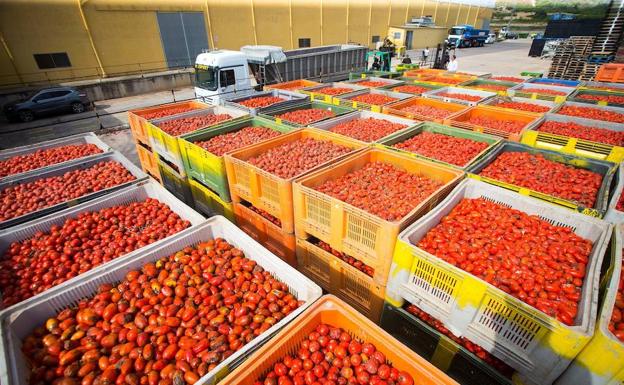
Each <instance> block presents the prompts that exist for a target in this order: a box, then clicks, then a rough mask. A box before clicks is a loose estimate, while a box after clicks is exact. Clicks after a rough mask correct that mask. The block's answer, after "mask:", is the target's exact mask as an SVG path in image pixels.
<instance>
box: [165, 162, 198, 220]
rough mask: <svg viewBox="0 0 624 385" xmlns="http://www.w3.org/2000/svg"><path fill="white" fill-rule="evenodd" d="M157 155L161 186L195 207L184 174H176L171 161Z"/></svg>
mask: <svg viewBox="0 0 624 385" xmlns="http://www.w3.org/2000/svg"><path fill="white" fill-rule="evenodd" d="M157 156H158V171H160V176H161V178H162V185H163V187H164V188H166V189H167V190H168V191H169V192H170V193H172V194H173V195H175V196H176V198H178V199H179V200H181V201H182V202H184V203H186V204H187V205H188V206H190V207H192V208H195V205H194V201H193V195H192V194H191V187H190V186H189V183H188V179H187V178H186V176H181V175H180V174H178V173H177V172H176V171H175V169H174V168H173V167H172V165H171V163H169V162H168V161H167V160H165V159H164V158H162V157H160V155H157Z"/></svg>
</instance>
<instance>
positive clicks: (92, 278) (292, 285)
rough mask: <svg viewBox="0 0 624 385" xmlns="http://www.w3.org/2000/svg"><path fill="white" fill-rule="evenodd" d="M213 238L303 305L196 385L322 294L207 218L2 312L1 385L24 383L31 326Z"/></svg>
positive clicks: (216, 377) (222, 372) (238, 359)
mask: <svg viewBox="0 0 624 385" xmlns="http://www.w3.org/2000/svg"><path fill="white" fill-rule="evenodd" d="M214 238H223V239H225V240H226V241H228V242H229V243H231V244H233V245H234V246H236V247H237V248H238V249H240V250H242V251H243V252H244V254H245V255H246V256H247V257H249V258H251V259H253V260H255V261H256V262H257V263H258V265H260V266H262V267H263V268H264V269H265V270H267V271H269V272H270V273H271V274H273V275H274V276H275V277H277V278H278V279H279V280H281V281H282V282H284V283H286V284H287V285H288V287H289V289H290V291H291V293H293V294H294V295H295V296H296V297H297V299H299V300H300V301H303V302H304V303H303V305H301V306H300V307H299V308H297V309H296V310H294V311H293V312H292V313H290V314H289V315H288V316H286V317H284V318H283V319H282V320H281V321H279V322H278V323H276V324H275V325H273V326H272V327H271V328H270V329H269V330H267V331H266V332H264V333H262V334H261V335H260V336H258V337H256V338H255V339H254V340H253V341H251V342H250V343H248V344H246V345H245V346H244V347H243V348H241V349H240V350H239V351H237V352H236V353H234V354H232V355H231V356H230V357H228V358H227V359H225V360H224V361H223V362H221V363H220V364H219V365H218V366H217V367H216V368H214V369H213V370H211V371H210V372H208V373H207V374H206V375H205V376H203V377H202V378H201V379H200V381H198V382H197V383H196V385H204V384H215V383H217V382H219V381H220V380H221V379H222V378H223V377H225V376H226V375H227V374H228V373H229V372H230V371H232V370H233V369H234V368H235V367H237V366H238V365H240V364H241V363H242V362H245V361H246V360H247V358H248V357H249V355H250V354H251V353H252V352H253V351H254V350H256V349H258V347H260V346H262V345H263V344H264V343H266V342H267V341H268V340H269V339H270V338H271V337H272V336H273V335H274V334H275V333H276V332H277V331H279V330H280V329H282V328H283V327H284V326H285V325H288V324H289V323H291V322H293V320H295V319H298V318H297V317H299V316H300V315H301V314H302V313H303V312H304V311H305V310H306V309H307V308H308V307H309V306H310V305H311V304H312V303H314V302H315V301H316V300H317V299H318V298H319V297H320V296H321V289H320V288H319V287H318V286H317V285H315V284H314V283H313V282H311V281H310V280H309V279H307V278H306V277H305V276H304V275H303V274H301V273H299V272H297V271H296V270H295V269H293V268H291V267H290V266H288V265H287V264H286V263H284V262H282V261H281V260H279V258H277V257H275V256H274V255H273V254H271V253H270V252H269V251H268V250H266V249H265V248H263V247H262V246H261V245H259V244H258V243H257V242H255V241H254V240H253V239H251V238H250V237H249V236H247V235H246V234H245V233H244V232H243V231H241V230H240V229H238V228H237V227H236V226H234V225H233V224H232V223H231V222H229V221H228V220H226V219H225V218H223V217H214V218H210V219H208V220H207V221H206V222H204V223H202V224H201V225H198V226H195V227H192V228H190V229H187V230H185V231H183V232H181V233H179V234H176V235H174V236H172V237H170V238H167V239H166V240H165V241H163V242H162V243H159V244H158V245H153V246H151V247H149V249H145V251H143V252H142V253H141V254H140V255H138V256H134V257H132V258H129V257H124V258H119V259H117V260H115V261H112V262H111V263H110V264H109V265H108V266H107V269H105V270H102V271H97V272H95V271H92V272H90V273H86V274H84V275H83V276H81V277H80V279H77V280H76V281H74V283H73V285H71V286H68V287H66V288H63V290H57V289H52V290H50V291H49V292H47V293H46V294H45V295H43V296H41V297H40V298H38V299H37V300H35V301H32V302H30V303H28V304H27V305H24V306H18V307H15V308H12V310H9V311H5V312H3V313H1V314H0V321H1V325H2V326H1V329H0V333H1V336H0V337H2V341H3V344H2V345H1V350H0V376H1V377H0V381H1V382H2V383H3V384H26V383H28V380H27V378H28V374H29V370H28V367H27V366H28V365H27V363H26V360H25V358H24V356H23V355H22V353H21V340H22V339H23V338H24V337H26V336H27V335H28V334H29V333H31V332H32V330H33V329H34V328H35V327H38V326H40V325H43V323H44V322H45V320H46V319H47V318H49V317H52V316H54V315H56V314H57V313H58V312H59V311H61V310H62V309H64V308H66V307H68V306H74V305H76V304H77V303H78V301H80V300H81V299H83V298H85V297H88V296H91V295H93V294H95V293H96V291H97V288H98V286H99V285H101V284H103V283H114V282H119V281H120V280H122V279H123V278H124V277H125V275H126V274H127V273H128V272H129V271H131V270H136V269H139V268H140V267H141V266H143V265H144V264H146V263H148V262H153V261H156V260H158V259H159V258H162V257H166V256H168V255H171V254H173V253H175V252H177V251H179V250H182V249H184V248H185V247H188V246H193V245H196V244H197V243H199V242H202V241H207V240H209V239H214ZM247 362H248V361H247Z"/></svg>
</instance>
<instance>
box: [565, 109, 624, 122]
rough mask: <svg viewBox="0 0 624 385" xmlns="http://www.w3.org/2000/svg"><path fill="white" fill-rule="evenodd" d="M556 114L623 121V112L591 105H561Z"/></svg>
mask: <svg viewBox="0 0 624 385" xmlns="http://www.w3.org/2000/svg"><path fill="white" fill-rule="evenodd" d="M557 113H558V114H561V115H570V116H578V117H581V118H587V119H594V120H604V121H607V122H614V123H624V114H620V113H617V112H614V111H610V110H603V109H600V108H593V107H577V106H563V107H561V109H560V110H559V111H557Z"/></svg>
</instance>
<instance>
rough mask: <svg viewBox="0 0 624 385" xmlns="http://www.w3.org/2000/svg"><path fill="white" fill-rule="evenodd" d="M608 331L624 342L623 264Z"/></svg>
mask: <svg viewBox="0 0 624 385" xmlns="http://www.w3.org/2000/svg"><path fill="white" fill-rule="evenodd" d="M620 200H621V199H620ZM618 204H619V203H618ZM609 331H611V333H613V334H614V335H615V338H617V339H619V340H620V341H622V342H624V266H621V267H620V282H619V286H618V291H617V294H616V296H615V306H613V310H612V312H611V320H610V322H609Z"/></svg>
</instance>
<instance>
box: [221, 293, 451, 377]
mask: <svg viewBox="0 0 624 385" xmlns="http://www.w3.org/2000/svg"><path fill="white" fill-rule="evenodd" d="M332 346H333V347H334V348H333V351H332ZM300 357H303V358H300ZM344 362H349V365H342V363H344ZM327 381H333V382H334V383H345V384H346V383H347V382H349V383H354V384H376V383H380V384H381V383H385V384H388V385H413V384H419V385H434V384H435V385H443V384H449V385H452V384H453V385H456V384H457V383H456V382H455V381H453V380H452V379H450V378H449V377H448V376H447V375H445V374H444V373H442V372H441V371H440V370H439V369H437V368H435V367H434V366H433V365H431V364H430V363H429V362H427V361H426V360H425V359H424V358H422V357H420V356H418V355H417V354H416V353H414V352H412V351H411V350H410V349H408V348H407V347H406V346H405V345H403V344H402V343H401V342H399V341H397V340H396V339H394V338H393V337H392V336H390V335H389V334H388V333H386V332H384V331H383V330H382V329H381V328H380V327H379V326H377V325H376V324H374V323H373V322H372V321H370V320H367V319H366V318H364V316H362V315H361V314H360V313H358V312H357V311H356V310H355V309H353V308H352V307H350V306H349V305H347V304H345V303H344V302H343V301H341V300H340V299H338V298H336V297H334V296H329V295H328V296H324V297H322V298H321V299H320V300H319V301H317V302H316V303H315V304H313V305H312V306H311V307H310V308H308V309H307V310H306V311H305V312H304V313H303V314H302V315H301V316H300V317H298V318H297V319H296V320H295V321H293V322H292V323H290V324H289V325H287V326H286V327H285V328H284V329H283V330H282V331H280V332H279V333H278V334H277V335H275V336H274V337H273V338H272V339H271V342H270V343H268V344H265V345H264V346H263V347H261V348H260V349H258V350H257V351H256V352H255V353H254V354H253V355H252V356H250V357H249V359H248V360H247V361H245V362H244V363H242V364H241V365H240V366H239V367H238V368H237V369H236V370H235V371H233V372H232V373H231V374H230V375H229V376H228V377H226V378H225V379H224V380H223V382H222V384H223V385H235V384H253V385H262V384H291V383H292V384H299V383H302V384H304V383H305V384H314V383H327Z"/></svg>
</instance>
